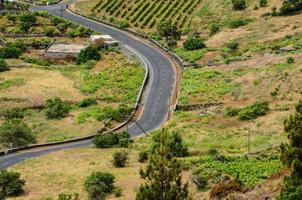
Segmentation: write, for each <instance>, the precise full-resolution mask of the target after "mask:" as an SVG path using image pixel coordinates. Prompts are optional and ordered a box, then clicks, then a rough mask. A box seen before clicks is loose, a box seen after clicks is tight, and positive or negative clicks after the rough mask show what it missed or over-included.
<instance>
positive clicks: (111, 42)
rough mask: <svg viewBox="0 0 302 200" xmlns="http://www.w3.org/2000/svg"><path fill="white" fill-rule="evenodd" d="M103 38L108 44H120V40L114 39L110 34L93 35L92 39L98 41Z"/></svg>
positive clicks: (93, 41) (94, 41)
mask: <svg viewBox="0 0 302 200" xmlns="http://www.w3.org/2000/svg"><path fill="white" fill-rule="evenodd" d="M99 40H102V41H104V43H105V44H106V45H108V46H118V41H117V40H115V39H113V38H112V37H111V36H110V35H91V36H90V41H91V42H92V43H96V42H97V41H99Z"/></svg>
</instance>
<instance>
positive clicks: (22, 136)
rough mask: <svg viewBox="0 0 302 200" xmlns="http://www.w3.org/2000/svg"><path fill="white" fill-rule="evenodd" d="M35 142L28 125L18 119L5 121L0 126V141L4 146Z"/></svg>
mask: <svg viewBox="0 0 302 200" xmlns="http://www.w3.org/2000/svg"><path fill="white" fill-rule="evenodd" d="M35 142H36V138H35V136H34V135H32V133H31V129H30V128H29V126H28V125H27V124H25V123H24V122H22V121H21V120H19V119H12V120H8V121H5V122H3V123H2V125H1V126H0V143H1V144H2V145H3V146H5V147H20V146H27V145H29V144H32V143H35ZM11 145H12V146H11Z"/></svg>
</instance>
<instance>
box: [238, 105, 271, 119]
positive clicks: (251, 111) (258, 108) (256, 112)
mask: <svg viewBox="0 0 302 200" xmlns="http://www.w3.org/2000/svg"><path fill="white" fill-rule="evenodd" d="M268 111H269V104H268V102H256V103H255V104H253V105H251V106H248V107H246V108H243V109H241V110H240V112H239V113H238V118H239V119H240V120H251V119H256V118H257V117H259V116H264V115H266V114H267V112H268Z"/></svg>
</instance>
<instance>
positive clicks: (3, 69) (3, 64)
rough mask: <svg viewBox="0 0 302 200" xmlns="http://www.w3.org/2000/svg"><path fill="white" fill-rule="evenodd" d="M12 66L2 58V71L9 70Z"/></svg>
mask: <svg viewBox="0 0 302 200" xmlns="http://www.w3.org/2000/svg"><path fill="white" fill-rule="evenodd" d="M9 70H10V67H9V66H8V64H7V63H6V62H5V61H4V60H3V59H1V58H0V72H5V71H9Z"/></svg>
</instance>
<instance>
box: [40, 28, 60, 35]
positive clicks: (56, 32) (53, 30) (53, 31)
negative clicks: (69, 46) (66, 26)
mask: <svg viewBox="0 0 302 200" xmlns="http://www.w3.org/2000/svg"><path fill="white" fill-rule="evenodd" d="M43 31H44V34H45V35H46V36H47V37H53V36H57V35H60V31H59V30H58V29H56V28H54V27H45V28H44V30H43Z"/></svg>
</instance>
